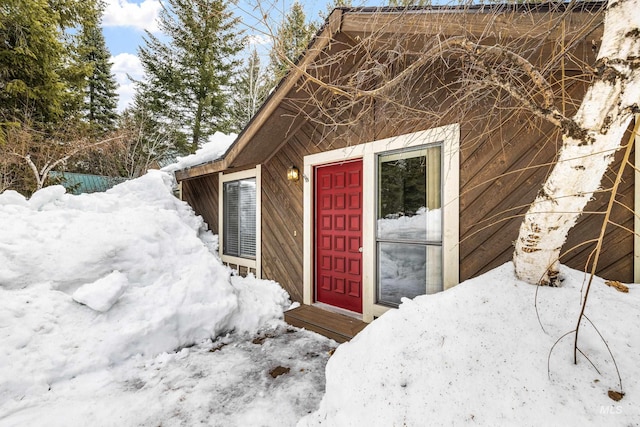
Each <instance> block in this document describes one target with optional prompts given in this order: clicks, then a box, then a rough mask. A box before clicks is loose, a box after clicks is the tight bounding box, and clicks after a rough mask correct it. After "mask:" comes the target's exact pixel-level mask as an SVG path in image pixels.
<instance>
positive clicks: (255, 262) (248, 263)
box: [218, 165, 262, 279]
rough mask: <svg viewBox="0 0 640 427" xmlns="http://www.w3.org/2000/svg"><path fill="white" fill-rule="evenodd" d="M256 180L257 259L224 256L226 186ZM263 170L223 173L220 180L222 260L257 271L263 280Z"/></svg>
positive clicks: (219, 247)
mask: <svg viewBox="0 0 640 427" xmlns="http://www.w3.org/2000/svg"><path fill="white" fill-rule="evenodd" d="M248 178H255V179H256V258H255V259H250V258H240V257H236V256H231V255H225V254H224V247H223V246H224V244H223V242H224V184H225V182H229V181H238V180H241V179H248ZM261 212H262V168H261V165H257V166H256V167H255V168H254V169H247V170H244V171H240V172H232V173H222V172H220V176H219V179H218V253H219V254H220V259H221V260H222V262H224V263H226V264H234V265H237V266H238V267H246V268H247V269H252V270H254V271H255V275H256V277H257V278H259V279H260V278H262V271H261V270H262V269H261V260H262V243H261V241H262V226H261V224H262V218H261V216H262V215H261Z"/></svg>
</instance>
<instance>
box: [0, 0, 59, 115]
mask: <svg viewBox="0 0 640 427" xmlns="http://www.w3.org/2000/svg"><path fill="white" fill-rule="evenodd" d="M25 29H29V30H28V31H26V30H25ZM61 36H62V33H61V31H60V27H59V16H58V14H57V13H56V12H55V11H54V10H52V9H51V7H50V6H49V4H48V2H47V1H46V0H33V1H30V2H25V1H22V0H7V1H6V2H4V1H3V5H2V7H0V90H1V92H0V109H1V110H0V114H1V117H0V122H1V123H3V124H8V123H10V122H16V121H21V118H24V117H25V116H29V117H31V118H32V119H35V120H52V119H54V118H57V117H59V116H61V115H62V102H63V98H64V93H65V83H64V81H63V79H62V78H61V76H60V70H61V68H62V66H63V54H64V45H63V43H62V40H61Z"/></svg>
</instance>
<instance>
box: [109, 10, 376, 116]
mask: <svg viewBox="0 0 640 427" xmlns="http://www.w3.org/2000/svg"><path fill="white" fill-rule="evenodd" d="M160 2H161V0H106V9H105V13H104V15H103V19H102V24H103V31H104V36H105V40H106V43H107V47H108V48H109V51H110V52H111V55H112V63H113V67H112V72H113V73H114V74H115V75H116V79H117V81H118V84H119V85H120V87H119V90H118V93H119V95H120V101H119V104H118V108H119V110H123V109H124V108H125V107H126V106H127V105H128V104H129V102H130V101H131V98H132V96H133V93H134V86H133V84H132V83H131V82H130V81H129V79H128V78H127V74H128V75H130V76H132V77H133V78H136V79H141V78H142V77H143V73H142V67H141V66H140V61H139V60H138V57H137V48H138V46H140V45H141V44H142V36H143V35H144V30H149V31H151V32H153V33H156V34H157V32H158V27H157V21H156V19H157V17H158V13H159V12H160V10H161V4H160ZM300 2H301V3H302V4H303V5H304V6H305V11H306V13H307V16H309V17H312V18H316V17H317V16H318V12H319V11H320V10H322V11H324V10H325V8H326V4H327V3H328V2H329V0H320V1H304V0H301V1H300ZM381 2H382V1H381ZM256 3H257V1H256V0H240V1H239V2H238V5H237V6H236V12H237V13H238V16H240V17H242V20H243V26H244V29H245V30H246V31H247V32H248V33H249V34H253V37H252V40H254V42H255V43H256V44H259V45H260V44H262V45H265V44H268V37H266V36H264V35H263V34H260V32H259V31H257V30H255V28H253V27H255V22H256V19H255V18H253V17H254V16H259V15H260V13H259V12H258V11H257V10H256V9H255V5H256ZM261 3H262V5H264V6H265V7H268V8H269V10H266V11H265V13H266V14H267V15H268V16H269V19H270V20H272V21H275V22H277V21H278V20H279V17H281V16H282V11H283V10H287V8H288V7H289V6H290V4H291V3H293V0H261ZM353 3H354V4H357V3H359V2H358V1H355V0H354V1H353Z"/></svg>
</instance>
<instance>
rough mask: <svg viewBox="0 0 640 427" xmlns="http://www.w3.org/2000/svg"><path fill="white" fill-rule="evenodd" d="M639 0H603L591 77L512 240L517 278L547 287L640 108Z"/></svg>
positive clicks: (554, 276)
mask: <svg viewBox="0 0 640 427" xmlns="http://www.w3.org/2000/svg"><path fill="white" fill-rule="evenodd" d="M639 10H640V0H617V1H616V0H610V1H609V4H608V6H607V11H606V15H605V19H604V33H603V38H602V46H601V47H600V51H599V52H598V58H597V62H596V67H594V68H595V72H596V73H597V77H596V81H595V82H594V83H593V84H592V85H591V86H590V87H589V89H588V91H587V93H586V95H585V98H584V100H583V102H582V104H581V106H580V109H579V110H578V112H577V113H576V115H575V116H574V117H573V119H572V120H571V122H572V125H571V126H566V124H565V126H564V128H563V145H562V148H561V150H560V154H559V157H558V163H557V164H556V165H555V166H554V168H553V170H552V172H551V174H550V175H549V177H548V179H547V181H546V182H545V183H544V185H543V187H542V189H541V190H540V192H539V193H538V196H537V197H536V199H535V201H534V202H533V204H532V205H531V206H530V208H529V210H528V212H527V214H526V215H525V218H524V220H523V222H522V225H521V226H520V233H519V236H518V239H517V240H516V241H515V252H514V255H513V261H514V264H515V269H516V274H517V276H518V278H520V279H521V280H524V281H526V282H528V283H532V284H538V283H539V284H545V285H548V284H550V285H553V284H554V282H555V281H556V279H557V275H558V266H559V260H558V258H559V256H560V250H561V249H562V246H563V245H564V243H565V242H566V240H567V235H568V234H569V230H570V229H571V228H572V227H573V226H574V225H575V223H576V221H577V220H578V218H579V216H580V214H581V213H582V212H583V210H584V208H585V206H586V204H587V202H589V200H590V199H591V198H592V197H593V193H594V192H595V191H597V190H598V189H599V187H600V183H601V181H602V177H603V176H604V174H605V172H606V170H607V168H608V167H609V165H610V164H611V163H612V161H613V159H614V155H615V152H616V151H617V150H618V149H620V147H621V144H622V137H623V135H624V132H625V131H626V129H627V127H628V126H629V123H630V122H631V119H632V118H633V115H634V114H635V113H638V112H640V108H639V104H640V13H638V11H639Z"/></svg>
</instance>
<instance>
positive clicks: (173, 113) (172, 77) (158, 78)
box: [137, 0, 242, 153]
mask: <svg viewBox="0 0 640 427" xmlns="http://www.w3.org/2000/svg"><path fill="white" fill-rule="evenodd" d="M228 6H229V2H228V1H226V0H167V1H166V2H165V3H163V10H162V11H161V13H160V18H159V20H160V24H159V26H160V30H161V31H162V32H163V33H164V34H165V35H166V36H167V37H168V41H167V42H163V41H162V40H160V39H159V38H157V37H155V36H154V35H153V34H151V33H149V32H147V33H146V36H145V38H144V43H145V45H144V46H143V47H142V48H140V49H139V57H140V60H141V62H142V66H143V68H144V70H145V81H143V82H139V83H138V88H137V93H138V95H139V98H141V99H145V105H146V109H147V110H148V111H150V112H151V113H152V114H153V115H154V116H155V121H157V122H162V123H173V124H174V127H180V129H181V131H180V137H179V138H176V139H174V141H175V143H176V144H177V148H178V150H179V151H180V152H183V153H187V152H194V151H195V150H196V149H197V148H198V146H199V145H200V144H201V143H203V142H206V141H207V139H208V137H209V136H210V135H212V134H213V133H215V132H216V131H218V130H222V131H224V130H226V129H225V125H226V124H227V123H228V122H229V113H228V104H229V102H228V101H229V89H230V83H231V79H232V76H233V73H234V71H235V69H236V68H237V65H238V63H237V60H236V59H235V56H236V54H237V53H238V52H239V51H240V49H241V48H242V39H241V38H240V36H239V31H238V30H237V29H236V25H237V23H238V19H237V18H234V17H233V15H232V13H231V12H230V11H229V8H228Z"/></svg>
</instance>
